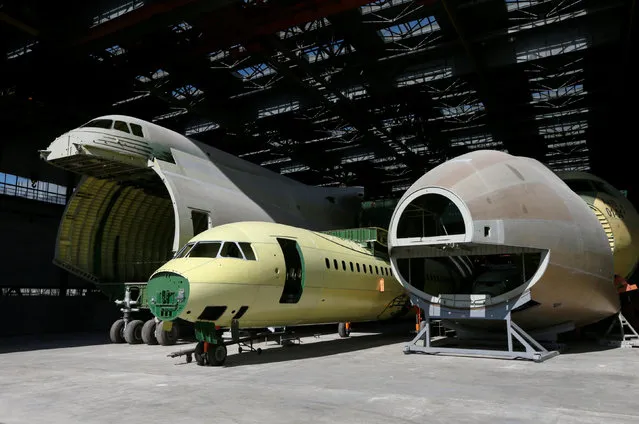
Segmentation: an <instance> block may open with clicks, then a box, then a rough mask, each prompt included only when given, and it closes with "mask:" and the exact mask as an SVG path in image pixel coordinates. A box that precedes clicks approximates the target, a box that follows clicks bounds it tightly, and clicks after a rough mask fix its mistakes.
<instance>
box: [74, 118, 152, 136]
mask: <svg viewBox="0 0 639 424" xmlns="http://www.w3.org/2000/svg"><path fill="white" fill-rule="evenodd" d="M80 128H104V129H105V130H118V131H122V132H125V133H127V134H133V135H135V136H138V137H144V133H143V132H142V126H140V125H138V124H133V123H127V122H124V121H113V120H112V119H94V120H93V121H90V122H87V123H86V124H84V125H82V126H81V127H80Z"/></svg>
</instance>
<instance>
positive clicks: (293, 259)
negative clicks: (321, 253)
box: [277, 238, 305, 303]
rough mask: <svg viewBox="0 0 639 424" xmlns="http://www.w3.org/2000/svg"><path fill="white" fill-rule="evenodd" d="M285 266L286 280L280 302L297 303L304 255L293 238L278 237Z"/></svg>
mask: <svg viewBox="0 0 639 424" xmlns="http://www.w3.org/2000/svg"><path fill="white" fill-rule="evenodd" d="M277 242H278V243H279V244H280V248H281V249H282V253H283V254H284V263H285V267H286V280H284V290H283V291H282V296H281V297H280V303H297V302H299V300H300V298H301V297H302V291H303V290H304V277H305V275H304V274H305V273H304V257H303V256H302V250H301V249H300V246H299V244H297V242H296V241H295V240H290V239H284V238H278V239H277Z"/></svg>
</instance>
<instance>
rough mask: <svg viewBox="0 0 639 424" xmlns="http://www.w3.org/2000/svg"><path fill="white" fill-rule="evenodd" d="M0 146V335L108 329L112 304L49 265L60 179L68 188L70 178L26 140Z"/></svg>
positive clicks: (60, 207)
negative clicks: (41, 157)
mask: <svg viewBox="0 0 639 424" xmlns="http://www.w3.org/2000/svg"><path fill="white" fill-rule="evenodd" d="M8 144H10V146H7V145H8ZM1 149H2V150H1V151H0V153H1V155H0V234H1V235H2V239H1V242H2V249H1V252H2V255H0V267H1V269H2V276H3V278H2V279H0V319H2V320H3V322H5V323H10V324H9V325H4V326H1V327H0V337H2V336H8V335H22V334H42V333H49V332H60V331H65V332H69V331H89V330H98V329H100V330H103V329H104V328H108V326H109V325H110V323H111V322H112V321H113V320H114V319H115V318H117V315H118V312H119V311H118V310H117V307H116V306H115V305H114V304H113V303H111V302H109V301H108V300H107V299H106V298H105V297H104V296H103V295H101V294H98V293H93V292H92V291H91V288H92V287H91V285H90V284H88V283H86V282H84V281H83V280H81V279H79V278H77V277H75V276H73V275H70V274H69V273H67V272H66V271H64V270H62V269H60V268H58V267H57V266H55V265H54V264H53V263H52V260H53V256H54V249H55V242H56V236H57V231H58V225H59V223H60V219H61V217H62V213H63V212H64V204H65V202H66V195H67V193H66V184H65V182H66V183H69V184H70V185H71V186H73V185H74V183H75V177H73V176H69V175H66V173H64V172H62V171H58V170H56V169H55V168H53V170H50V169H49V168H52V167H50V166H47V165H46V164H45V163H44V162H41V161H39V159H38V158H37V152H35V155H34V151H35V149H34V148H33V143H32V142H25V143H20V142H11V143H4V144H3V146H2V147H1ZM33 156H36V158H35V160H34V158H33ZM32 178H33V179H34V181H32V180H31V179H32ZM54 183H57V184H54ZM114 317H115V318H114Z"/></svg>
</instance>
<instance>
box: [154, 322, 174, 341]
mask: <svg viewBox="0 0 639 424" xmlns="http://www.w3.org/2000/svg"><path fill="white" fill-rule="evenodd" d="M178 337H179V331H178V326H177V324H176V323H173V327H171V331H164V330H163V329H162V323H158V324H157V325H156V326H155V338H156V339H157V341H158V343H159V344H161V345H162V346H173V345H174V344H175V343H176V342H177V340H178Z"/></svg>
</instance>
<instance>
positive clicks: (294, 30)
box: [277, 18, 331, 40]
mask: <svg viewBox="0 0 639 424" xmlns="http://www.w3.org/2000/svg"><path fill="white" fill-rule="evenodd" d="M330 24H331V22H330V21H329V20H328V19H326V18H321V19H317V20H313V21H309V22H306V23H305V24H302V25H295V26H292V27H290V28H287V29H285V30H284V31H279V32H277V36H278V37H279V38H281V39H282V40H284V39H287V38H291V37H295V36H297V35H300V34H304V33H309V32H311V31H317V30H318V29H320V28H325V27H327V26H329V25H330Z"/></svg>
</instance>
